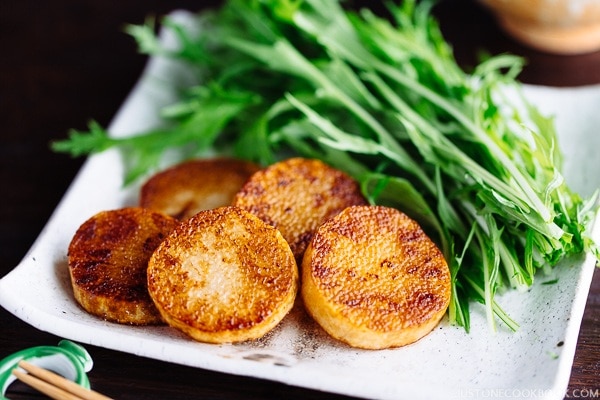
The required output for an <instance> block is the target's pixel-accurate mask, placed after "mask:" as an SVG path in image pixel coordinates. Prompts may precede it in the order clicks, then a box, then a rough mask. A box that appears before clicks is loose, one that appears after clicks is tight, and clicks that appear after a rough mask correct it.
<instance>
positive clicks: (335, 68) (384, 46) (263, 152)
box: [53, 0, 596, 331]
mask: <svg viewBox="0 0 600 400" xmlns="http://www.w3.org/2000/svg"><path fill="white" fill-rule="evenodd" d="M432 7H433V3H431V2H427V1H425V2H420V3H417V2H415V1H414V0H413V1H404V2H402V3H401V4H400V5H398V4H394V3H388V4H387V13H388V14H387V15H385V16H380V15H376V14H375V13H374V12H372V11H370V10H368V9H361V10H358V11H357V10H351V9H349V8H344V7H343V5H342V4H340V2H339V1H334V0H228V1H225V2H224V4H223V5H222V7H221V8H219V9H215V10H211V11H208V12H203V13H202V14H200V15H198V16H197V17H198V26H199V27H200V28H199V29H189V28H188V27H185V26H182V25H178V24H177V23H175V22H174V21H173V20H170V19H168V18H166V19H165V20H164V21H163V23H162V26H163V28H165V29H171V30H172V31H173V32H174V33H175V34H176V36H177V38H178V40H179V43H178V47H177V48H175V49H170V48H165V47H163V46H162V45H161V42H160V41H159V39H158V38H157V36H156V35H155V33H154V25H153V22H152V21H149V22H148V23H147V24H145V25H141V26H130V27H129V28H128V32H129V33H130V34H131V35H132V36H133V37H134V38H135V39H136V41H137V43H138V44H139V48H140V50H141V51H142V52H144V53H146V54H150V55H154V56H164V57H172V58H177V59H181V60H184V61H185V62H186V63H188V64H189V66H190V68H192V69H193V70H194V71H195V73H196V74H197V77H198V84H197V85H194V86H192V87H188V88H185V90H184V93H182V98H181V100H180V101H179V102H177V103H176V104H173V105H171V106H169V107H167V108H166V109H164V110H163V115H164V117H165V121H168V124H166V125H165V127H161V128H159V129H157V130H156V131H151V132H140V133H139V134H137V135H133V136H130V137H125V138H112V137H110V136H109V135H108V134H107V132H106V131H105V129H103V128H102V127H100V126H99V125H98V124H96V123H92V124H90V127H89V131H87V132H77V131H72V132H71V133H70V137H69V138H68V139H66V140H63V141H58V142H56V143H54V144H53V148H54V150H56V151H60V152H68V153H71V154H73V155H82V154H89V153H94V152H99V151H103V150H105V149H107V148H111V147H120V148H124V149H127V151H128V159H129V162H131V166H130V169H129V170H128V175H127V177H126V183H130V182H133V181H134V180H137V179H139V178H140V177H142V176H144V175H145V174H148V173H149V171H152V170H153V169H155V168H157V166H158V165H159V163H160V161H161V159H162V158H163V156H164V153H165V151H166V150H167V149H173V148H178V149H180V150H182V155H183V156H186V157H187V156H193V155H198V154H202V153H203V152H205V151H207V150H208V149H214V150H216V151H219V152H224V153H227V154H233V155H235V156H237V157H239V158H243V159H249V160H253V161H256V162H259V163H261V164H263V165H267V164H270V163H273V162H274V161H276V160H278V159H280V158H283V157H285V156H289V155H302V156H305V157H315V158H319V159H321V160H323V161H325V162H327V163H329V164H330V165H332V166H335V167H337V168H340V169H342V170H344V171H346V172H348V173H349V174H351V175H352V176H354V177H355V178H356V179H357V180H358V181H359V182H360V184H361V186H362V188H363V191H364V193H365V195H366V196H367V197H368V198H369V200H370V201H371V202H372V203H376V204H384V205H388V206H393V207H397V208H399V209H400V210H402V211H404V212H406V213H407V214H409V215H411V216H412V217H414V218H416V219H417V220H419V221H420V223H421V224H422V226H423V227H424V229H425V230H427V231H428V232H429V233H430V235H431V236H432V238H434V239H435V240H437V242H438V243H439V244H440V246H441V248H442V250H443V252H444V254H445V257H446V259H447V260H448V263H449V265H450V269H451V273H452V278H453V287H452V289H453V293H452V301H451V304H450V308H449V317H450V321H451V322H452V323H454V324H458V325H461V326H464V327H465V329H466V330H467V331H468V330H469V327H470V322H469V306H470V303H472V301H476V302H479V303H481V304H483V305H484V307H485V310H486V313H487V317H488V321H489V323H490V326H491V327H492V328H495V323H496V320H497V319H499V320H501V321H502V322H504V323H505V324H506V325H507V326H508V327H509V328H510V329H513V330H515V329H517V327H518V325H517V323H516V322H515V321H513V320H512V319H511V318H510V317H509V315H507V314H506V313H505V312H504V311H503V310H502V308H501V307H500V305H499V304H497V302H496V297H495V295H496V293H498V292H499V291H501V290H504V289H509V288H512V289H523V288H528V287H530V286H531V284H532V283H533V280H534V277H535V275H536V273H537V271H538V270H540V269H542V270H543V269H550V268H552V267H554V266H555V265H556V264H557V263H558V262H559V261H561V260H562V259H564V258H565V257H569V256H574V255H578V254H581V253H583V252H586V251H594V252H596V248H595V245H594V243H593V242H592V240H591V239H590V238H589V236H588V233H589V232H588V229H589V227H590V225H591V221H592V219H593V217H594V215H595V210H596V205H595V204H596V196H593V197H592V198H590V199H587V200H584V199H582V198H581V197H580V196H578V195H577V194H576V193H573V192H572V191H571V190H570V189H569V187H568V186H567V185H566V183H565V182H564V180H563V177H562V175H561V172H560V171H561V154H560V150H559V148H558V142H557V138H556V133H555V130H554V126H553V121H552V120H551V119H549V118H546V117H544V116H542V115H541V114H540V113H539V112H538V110H537V109H535V107H533V106H532V105H531V104H529V103H528V102H527V101H526V99H525V98H524V97H523V96H522V95H521V93H520V86H519V83H518V81H517V79H516V77H517V76H518V74H519V72H520V70H521V67H522V65H523V60H522V59H520V58H518V57H514V56H510V55H499V56H494V57H490V58H488V59H486V60H485V61H482V62H481V64H479V65H478V66H477V67H475V68H474V69H473V71H471V72H469V73H467V72H465V71H463V70H462V69H461V68H460V67H459V66H458V64H457V63H456V61H455V59H454V57H453V54H452V50H451V48H450V46H449V45H448V44H447V42H445V40H444V38H443V36H442V34H441V31H440V29H439V26H438V24H437V22H436V21H435V19H434V18H433V17H432V14H431V8H432Z"/></svg>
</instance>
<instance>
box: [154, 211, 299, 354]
mask: <svg viewBox="0 0 600 400" xmlns="http://www.w3.org/2000/svg"><path fill="white" fill-rule="evenodd" d="M148 290H149V292H150V295H151V297H152V299H153V300H154V302H155V304H156V306H157V308H158V309H159V311H160V312H161V314H162V315H163V318H164V319H165V321H166V322H167V323H168V324H170V325H171V326H173V327H175V328H177V329H180V330H181V331H183V332H185V333H187V334H188V335H189V336H191V337H192V338H194V339H196V340H198V341H203V342H211V343H225V342H238V341H244V340H250V339H256V338H259V337H261V336H263V335H264V334H266V333H267V332H268V331H270V330H271V329H272V328H273V327H275V326H276V325H277V324H278V323H279V322H280V321H281V320H282V319H283V317H284V316H285V315H286V314H287V313H288V312H289V310H290V309H291V308H292V305H293V303H294V300H295V298H296V292H297V290H298V268H297V265H296V263H295V260H294V257H293V254H292V252H291V250H290V248H289V246H288V244H287V243H286V241H285V240H284V239H283V237H282V236H281V234H280V233H279V232H278V231H277V230H276V229H274V228H273V227H271V226H269V225H267V224H265V223H264V222H263V221H261V220H260V219H258V218H257V217H256V216H254V215H252V214H250V213H248V212H246V211H244V210H242V209H240V208H237V207H231V206H227V207H220V208H217V209H212V210H206V211H201V212H199V213H198V214H196V215H195V216H193V217H192V218H190V219H188V220H186V221H184V222H182V224H181V225H180V226H179V227H178V228H176V229H175V230H174V231H173V233H172V234H171V235H170V236H169V237H168V238H166V239H165V240H164V241H163V242H162V244H161V245H160V246H159V247H158V249H157V250H156V251H155V252H154V254H153V255H152V258H151V259H150V262H149V264H148Z"/></svg>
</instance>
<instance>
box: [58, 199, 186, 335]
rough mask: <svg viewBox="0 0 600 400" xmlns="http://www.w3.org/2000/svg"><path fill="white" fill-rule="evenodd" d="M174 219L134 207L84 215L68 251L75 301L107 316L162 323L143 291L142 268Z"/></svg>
mask: <svg viewBox="0 0 600 400" xmlns="http://www.w3.org/2000/svg"><path fill="white" fill-rule="evenodd" d="M177 224H178V221H177V220H176V219H173V218H171V217H169V216H167V215H164V214H160V213H157V212H153V211H150V210H146V209H143V208H137V207H131V208H123V209H118V210H110V211H102V212H100V213H98V214H96V215H94V216H92V217H91V218H90V219H88V220H87V221H85V222H84V223H83V224H82V225H81V226H80V227H79V229H78V230H77V231H76V233H75V235H74V236H73V238H72V240H71V243H70V245H69V251H68V259H69V273H70V276H71V284H72V287H73V294H74V296H75V299H76V300H77V302H78V303H79V304H80V305H81V306H82V307H83V308H84V309H85V310H86V311H88V312H89V313H91V314H94V315H97V316H99V317H102V318H104V319H106V320H109V321H114V322H119V323H124V324H135V325H145V324H157V323H161V322H162V319H161V317H160V314H159V313H158V311H157V310H156V307H155V306H154V304H153V302H152V300H151V299H150V296H149V295H148V289H147V286H146V269H147V265H148V260H149V259H150V255H151V254H152V252H153V251H154V249H155V248H156V247H157V246H158V245H159V243H160V242H161V241H162V240H163V239H164V238H165V237H166V236H167V235H168V234H169V233H170V232H171V230H173V229H174V228H175V226H176V225H177Z"/></svg>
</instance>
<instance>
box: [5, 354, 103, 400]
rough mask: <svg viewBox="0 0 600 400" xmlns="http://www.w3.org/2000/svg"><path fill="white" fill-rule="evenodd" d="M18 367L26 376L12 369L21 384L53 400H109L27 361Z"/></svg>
mask: <svg viewBox="0 0 600 400" xmlns="http://www.w3.org/2000/svg"><path fill="white" fill-rule="evenodd" d="M19 367H21V368H23V369H24V370H25V371H27V372H29V373H28V374H27V373H25V372H23V371H20V370H18V369H14V370H13V371H12V373H13V375H15V376H16V377H17V379H19V380H20V381H21V382H23V383H25V384H27V385H29V386H31V387H32V388H34V389H37V390H39V391H40V392H42V393H44V394H46V395H48V396H50V398H52V399H55V400H111V399H110V397H106V396H104V395H103V394H100V393H98V392H95V391H93V390H88V389H86V388H84V387H83V386H79V385H78V384H76V383H75V382H73V381H70V380H68V379H65V378H63V377H62V376H60V375H57V374H55V373H54V372H51V371H48V370H46V369H43V368H40V367H38V366H36V365H33V364H31V363H28V362H27V361H23V360H21V361H19Z"/></svg>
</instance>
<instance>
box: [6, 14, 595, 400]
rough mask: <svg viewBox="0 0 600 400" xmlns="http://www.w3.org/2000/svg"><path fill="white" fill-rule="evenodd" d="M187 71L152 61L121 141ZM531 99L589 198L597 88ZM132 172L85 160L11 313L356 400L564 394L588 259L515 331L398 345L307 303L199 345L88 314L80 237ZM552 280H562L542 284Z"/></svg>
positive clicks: (153, 354)
mask: <svg viewBox="0 0 600 400" xmlns="http://www.w3.org/2000/svg"><path fill="white" fill-rule="evenodd" d="M173 16H174V17H175V18H178V19H180V20H182V21H188V20H189V18H190V17H189V15H187V14H185V13H174V14H173ZM167 40H169V38H168V36H167ZM178 68H180V66H178V65H176V64H173V63H172V62H168V61H166V60H161V59H152V60H151V61H150V63H149V64H148V67H147V69H146V70H145V72H144V74H143V76H142V78H141V79H140V81H139V83H138V85H137V86H136V87H135V89H134V90H133V92H132V93H131V95H130V96H129V98H128V99H127V100H126V102H125V103H124V105H123V107H122V108H121V110H120V112H119V113H118V114H117V116H116V118H115V119H114V121H113V123H112V124H111V127H110V130H111V132H112V133H113V134H115V135H123V134H127V133H134V132H140V131H143V130H144V129H147V128H149V127H151V126H154V125H156V124H157V123H158V122H159V119H158V117H157V114H158V112H157V111H158V110H159V109H160V108H161V107H162V106H163V105H164V104H167V103H169V102H170V101H172V100H173V98H174V90H173V85H172V84H165V82H166V81H169V80H170V79H173V77H174V76H177V77H178V78H181V77H182V76H184V74H183V73H182V72H181V71H179V70H178ZM176 70H177V71H178V72H177V73H175V71H176ZM526 94H527V96H528V97H529V98H530V99H531V100H532V101H533V102H534V103H535V104H537V105H538V106H539V107H540V109H541V110H542V111H543V112H544V113H546V114H554V115H556V125H557V128H558V131H559V136H560V140H561V142H560V146H561V148H562V149H563V151H564V154H565V171H564V172H565V175H566V177H567V181H568V182H570V184H571V186H572V187H573V188H574V189H576V190H577V191H579V192H580V193H581V194H582V195H589V194H591V192H592V191H593V190H594V189H595V188H597V187H599V186H600V174H598V173H597V171H599V170H600V158H598V157H596V154H595V152H596V150H597V149H598V148H600V135H597V134H596V130H595V129H594V128H595V127H597V126H600V113H598V111H597V110H598V107H599V106H600V87H599V86H593V87H585V88H576V89H575V88H571V89H569V88H563V89H557V88H546V87H526ZM123 171H124V167H123V162H122V160H121V156H120V153H118V152H117V151H107V152H105V153H102V154H99V155H95V156H92V157H90V158H89V159H88V160H87V161H86V163H85V165H84V167H83V168H82V170H81V171H80V173H79V174H78V176H77V177H76V179H75V180H74V182H73V184H72V186H71V187H70V189H69V190H68V191H67V193H66V194H65V196H64V198H63V200H62V201H61V203H60V204H59V206H58V207H57V209H56V210H55V212H54V214H53V215H52V217H51V219H50V220H49V221H48V224H47V225H46V227H45V228H44V230H43V231H42V232H41V234H40V236H39V238H38V240H37V241H36V242H35V243H34V245H33V247H32V248H31V250H30V251H29V252H28V254H27V255H26V256H25V257H24V259H23V261H22V262H21V263H20V264H19V265H18V266H17V267H16V268H15V269H14V270H13V271H12V272H10V273H9V274H8V275H7V276H5V277H4V278H3V279H2V280H0V304H1V305H2V306H3V307H4V308H6V309H7V310H8V311H10V312H11V313H13V314H14V315H16V316H17V317H19V318H21V319H22V320H24V321H26V322H27V323H29V324H31V325H32V326H34V327H36V328H38V329H41V330H44V331H48V332H50V333H53V334H55V335H58V336H61V337H64V338H68V339H71V340H75V341H78V342H81V343H87V344H91V345H96V346H101V347H105V348H110V349H114V350H118V351H123V352H128V353H133V354H136V355H140V356H145V357H150V358H156V359H159V360H164V361H167V362H173V363H178V364H184V365H189V366H193V367H198V368H204V369H209V370H215V371H221V372H225V373H231V374H238V375H246V376H253V377H258V378H265V379H270V380H273V381H281V382H285V383H287V384H290V385H296V386H302V387H307V388H312V389H317V390H323V391H329V392H335V393H341V394H348V395H353V396H359V397H368V398H381V399H403V398H404V399H430V398H486V397H487V398H489V397H494V396H502V397H505V396H508V397H519V396H522V397H523V396H524V397H535V398H540V399H541V398H544V399H561V398H562V397H563V395H564V393H565V391H566V388H567V384H568V380H569V376H570V371H571V366H572V362H573V357H574V353H575V346H576V342H577V337H578V332H579V326H580V323H581V318H582V315H583V310H584V306H585V302H586V298H587V294H588V291H589V286H590V282H591V279H592V274H593V270H594V265H595V260H594V259H593V257H591V256H589V255H588V256H586V257H582V258H581V259H579V260H573V261H569V262H565V263H564V265H562V266H560V268H556V269H555V271H554V273H555V274H556V275H553V276H549V277H545V276H541V277H539V278H538V279H537V283H536V284H535V285H534V287H533V288H532V289H531V290H530V291H528V292H527V293H518V292H509V293H507V294H505V295H503V296H500V297H499V299H498V300H499V302H500V304H501V305H502V306H503V308H504V309H505V310H506V311H507V312H508V313H509V315H510V316H511V317H512V318H514V319H515V320H516V321H518V323H519V324H520V329H519V330H518V331H517V332H516V333H512V332H509V331H508V330H507V329H505V328H504V327H502V326H500V327H499V330H498V331H497V332H496V333H493V332H491V331H490V329H489V328H488V325H487V322H486V320H485V316H484V312H483V310H482V309H480V308H479V307H478V305H473V306H472V331H471V333H466V332H465V331H464V330H463V329H462V328H459V327H454V326H450V325H449V324H448V323H447V321H442V323H441V324H440V326H439V327H438V328H436V329H435V330H434V331H433V332H432V333H431V334H429V335H428V336H426V337H425V338H423V339H422V340H420V341H419V342H417V343H415V344H413V345H410V346H406V347H404V348H399V349H393V350H381V351H366V350H358V349H353V348H349V347H347V346H345V345H343V344H341V343H338V342H336V341H334V340H332V339H330V338H329V337H328V336H327V335H326V334H325V333H323V331H321V329H320V328H319V327H318V326H316V325H315V323H314V322H312V321H311V319H310V318H308V317H307V316H306V314H305V313H304V312H303V310H302V308H301V307H296V308H295V309H294V310H293V312H292V313H291V314H290V315H289V316H287V317H286V318H285V320H284V321H283V322H282V323H281V324H280V325H279V326H278V327H277V328H276V329H275V330H274V331H273V332H271V333H269V334H268V335H267V336H266V337H265V338H263V339H261V340H258V341H254V342H249V343H242V344H235V345H233V344H232V345H211V344H204V343H198V342H195V341H193V340H191V339H189V338H188V337H186V336H184V335H183V334H180V333H178V332H177V331H175V330H174V329H171V328H169V327H131V326H123V325H118V324H113V323H109V322H105V321H102V320H100V319H98V318H95V317H93V316H90V315H88V314H87V313H85V312H84V311H82V309H81V308H79V307H78V305H77V304H76V302H75V301H74V299H73V296H72V291H71V288H70V281H69V276H68V270H67V258H66V251H67V247H68V244H69V242H70V240H71V237H72V235H73V234H74V232H75V230H76V229H77V228H78V227H79V225H80V224H81V223H82V222H83V221H85V220H86V219H88V218H89V217H91V216H92V215H93V214H95V213H96V212H98V211H101V210H106V209H114V208H119V207H123V206H126V205H133V204H135V203H136V201H137V190H138V188H137V187H131V188H128V189H126V190H125V189H123V188H122V176H123ZM595 236H598V235H595ZM553 279H557V283H556V284H551V285H542V283H543V282H545V281H549V280H553Z"/></svg>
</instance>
